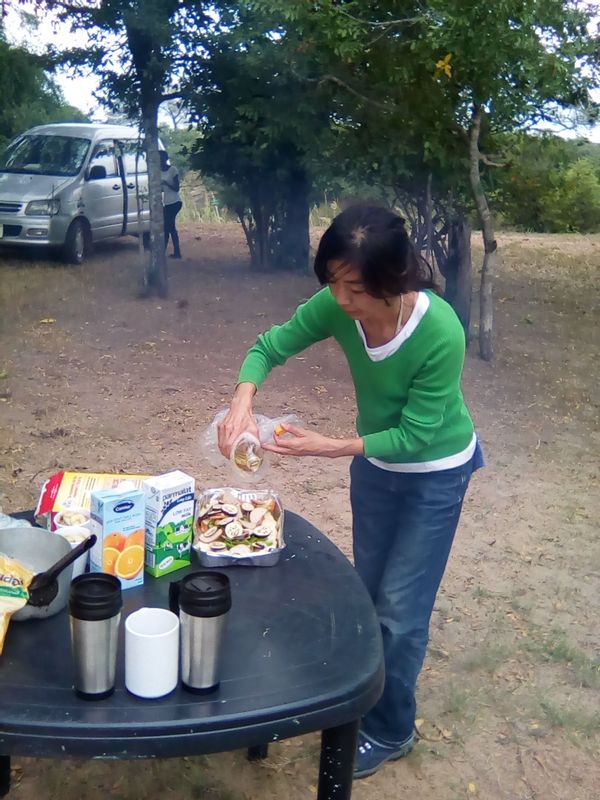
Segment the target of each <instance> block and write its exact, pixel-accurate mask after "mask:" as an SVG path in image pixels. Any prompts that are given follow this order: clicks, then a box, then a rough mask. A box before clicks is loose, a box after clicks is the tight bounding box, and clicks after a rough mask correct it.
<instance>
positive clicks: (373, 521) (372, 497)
mask: <svg viewBox="0 0 600 800" xmlns="http://www.w3.org/2000/svg"><path fill="white" fill-rule="evenodd" d="M482 465H483V459H482V456H481V450H480V448H479V445H478V447H477V450H476V452H475V454H474V456H473V458H472V459H471V461H469V462H468V463H467V464H464V465H463V466H460V467H454V468H453V469H448V470H443V471H440V472H424V473H414V472H413V473H402V472H389V471H386V470H383V469H380V468H379V467H376V466H374V465H373V464H371V463H370V462H369V461H367V459H366V458H363V457H362V456H358V457H356V458H355V459H353V461H352V465H351V467H350V477H351V488H350V500H351V504H352V536H353V549H354V564H355V567H356V570H357V571H358V573H359V575H360V577H361V578H362V580H363V582H364V584H365V586H366V587H367V589H368V591H369V593H370V595H371V597H372V599H373V602H374V604H375V608H376V610H377V615H378V617H379V621H380V624H381V632H382V635H383V649H384V657H385V670H386V677H385V688H384V691H383V696H382V697H381V699H380V700H379V702H378V703H377V705H375V707H374V708H373V709H372V710H371V711H369V713H368V714H367V715H366V716H365V717H364V718H363V721H362V730H363V731H364V732H365V733H366V734H367V735H368V736H370V737H371V738H372V739H374V740H375V741H377V742H380V743H381V744H384V745H388V746H391V747H397V746H398V745H400V744H402V743H403V742H405V741H406V740H407V739H409V738H410V736H411V735H412V732H413V726H414V722H415V713H416V703H415V688H416V684H417V677H418V675H419V672H420V671H421V667H422V666H423V660H424V658H425V650H426V648H427V642H428V640H429V620H430V617H431V612H432V611H433V604H434V602H435V597H436V594H437V591H438V588H439V585H440V582H441V580H442V576H443V574H444V570H445V568H446V562H447V561H448V556H449V554H450V548H451V547H452V541H453V539H454V534H455V532H456V527H457V525H458V519H459V517H460V512H461V508H462V504H463V500H464V496H465V493H466V491H467V487H468V485H469V480H470V478H471V474H472V473H473V471H474V470H475V469H477V468H478V467H479V466H482Z"/></svg>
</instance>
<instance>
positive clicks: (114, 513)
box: [90, 488, 144, 589]
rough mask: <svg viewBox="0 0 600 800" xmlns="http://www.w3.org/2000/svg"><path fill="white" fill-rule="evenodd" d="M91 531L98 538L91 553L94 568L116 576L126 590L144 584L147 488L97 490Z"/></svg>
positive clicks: (92, 499) (91, 562) (91, 507)
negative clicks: (145, 501) (145, 497)
mask: <svg viewBox="0 0 600 800" xmlns="http://www.w3.org/2000/svg"><path fill="white" fill-rule="evenodd" d="M90 530H91V532H92V533H95V534H96V537H97V541H96V544H95V545H94V546H93V547H92V550H91V553H90V570H91V571H92V572H108V573H109V574H110V575H116V576H117V578H119V580H120V581H121V588H123V589H131V588H132V587H133V586H140V585H141V584H143V582H144V570H143V566H144V492H143V490H142V489H136V488H131V489H128V488H125V489H123V488H120V489H119V488H117V489H100V490H98V491H93V492H92V493H91V496H90Z"/></svg>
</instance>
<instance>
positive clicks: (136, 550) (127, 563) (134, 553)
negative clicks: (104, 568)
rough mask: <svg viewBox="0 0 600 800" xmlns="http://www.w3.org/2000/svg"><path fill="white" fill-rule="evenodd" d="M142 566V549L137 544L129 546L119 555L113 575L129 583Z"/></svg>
mask: <svg viewBox="0 0 600 800" xmlns="http://www.w3.org/2000/svg"><path fill="white" fill-rule="evenodd" d="M143 566H144V548H143V547H142V546H141V545H139V544H131V545H129V547H126V548H125V549H124V550H123V552H122V553H119V557H118V558H117V562H116V564H115V575H116V576H117V578H123V580H124V581H130V580H131V579H132V578H135V576H136V575H137V574H138V572H139V571H140V570H141V569H142V567H143Z"/></svg>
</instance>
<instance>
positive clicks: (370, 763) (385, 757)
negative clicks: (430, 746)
mask: <svg viewBox="0 0 600 800" xmlns="http://www.w3.org/2000/svg"><path fill="white" fill-rule="evenodd" d="M414 746H415V737H414V735H411V736H410V737H409V738H408V739H407V740H406V741H405V742H403V743H402V744H401V745H399V746H398V747H387V745H384V744H380V743H379V742H376V741H374V740H373V739H371V738H369V737H368V736H367V735H366V734H364V733H362V731H361V732H360V733H359V734H358V747H357V748H356V761H355V763H354V777H355V778H368V777H369V775H374V774H375V773H376V772H377V770H378V769H379V767H381V766H383V764H385V763H386V761H397V760H398V759H399V758H402V757H403V756H407V755H408V754H409V753H410V751H411V750H412V749H413V747H414Z"/></svg>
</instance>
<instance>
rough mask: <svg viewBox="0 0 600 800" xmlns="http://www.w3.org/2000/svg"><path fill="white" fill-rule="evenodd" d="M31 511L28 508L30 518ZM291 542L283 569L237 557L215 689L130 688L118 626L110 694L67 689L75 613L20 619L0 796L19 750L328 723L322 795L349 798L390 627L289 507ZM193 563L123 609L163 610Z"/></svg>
mask: <svg viewBox="0 0 600 800" xmlns="http://www.w3.org/2000/svg"><path fill="white" fill-rule="evenodd" d="M21 516H25V515H21ZM284 535H285V541H286V545H287V546H286V548H285V550H284V551H283V552H282V554H281V559H280V561H279V563H278V564H277V565H276V566H274V567H230V568H228V569H225V570H224V571H225V572H226V573H227V574H228V575H229V578H230V581H231V588H232V598H233V606H232V610H231V613H230V619H229V624H228V627H227V632H226V636H225V643H224V653H223V661H222V670H221V683H220V686H219V688H218V689H217V690H216V691H215V692H213V693H211V694H208V695H195V694H191V693H189V692H187V691H186V690H185V689H183V688H182V687H181V686H179V687H178V688H177V689H176V690H175V691H174V692H173V693H172V694H170V695H168V696H167V697H164V698H161V699H158V700H141V699H137V698H135V697H133V696H132V695H130V694H129V693H127V692H126V690H125V686H124V625H123V624H121V630H120V641H119V651H118V660H117V677H116V691H115V693H114V694H113V695H112V696H111V697H109V698H107V699H105V700H101V701H85V700H81V699H79V698H78V697H76V696H75V693H74V692H73V689H72V682H73V671H72V661H71V651H70V640H69V622H68V612H67V610H65V611H62V612H61V613H60V614H57V615H56V616H55V617H52V618H51V619H46V620H30V621H27V622H13V623H12V625H11V626H10V628H9V631H8V634H7V637H6V642H5V647H4V653H3V654H2V656H0V754H1V755H0V796H3V795H5V794H6V793H7V792H8V791H9V787H10V757H11V756H13V755H19V756H32V757H39V758H46V757H47V758H58V757H81V758H106V759H129V758H144V757H148V758H150V757H152V758H167V757H171V756H186V755H200V754H205V753H214V752H223V751H226V750H233V749H237V748H248V755H249V757H250V758H260V757H264V756H265V755H266V753H267V745H268V743H269V742H276V741H278V740H281V739H286V738H289V737H293V736H299V735H301V734H305V733H307V732H310V731H319V730H320V731H322V735H321V758H320V767H319V785H318V800H348V798H350V795H351V791H352V771H353V764H354V754H355V748H356V740H357V734H358V725H359V720H360V717H361V716H362V715H363V714H364V713H365V712H366V711H368V710H369V709H370V708H371V707H372V706H373V705H374V704H375V702H376V701H377V700H378V698H379V696H380V695H381V692H382V689H383V675H384V670H383V651H382V644H381V635H380V629H379V624H378V621H377V617H376V615H375V610H374V608H373V605H372V603H371V600H370V598H369V596H368V594H367V592H366V590H365V588H364V586H363V585H362V583H361V581H360V579H359V577H358V575H357V574H356V572H355V571H354V569H353V567H352V565H351V564H350V562H349V561H348V560H347V559H346V558H345V557H344V555H343V554H342V553H341V552H340V551H339V550H338V549H337V547H335V545H334V544H332V542H331V541H329V539H328V538H327V537H326V536H325V535H324V534H322V533H321V532H320V531H318V530H317V529H316V528H315V527H314V526H312V525H311V524H310V523H308V522H307V521H306V520H305V519H303V518H302V517H300V516H298V515H296V514H293V513H291V512H287V513H286V517H285V528H284ZM198 568H199V565H198V563H197V562H196V561H195V555H194V556H193V559H192V566H191V567H190V568H188V569H186V570H181V571H178V572H175V573H172V574H171V575H166V576H164V577H162V578H158V579H156V578H152V577H150V576H148V575H146V576H145V582H144V586H143V587H138V588H135V589H129V590H127V591H125V592H123V598H124V606H123V615H122V619H124V618H125V617H126V616H127V615H128V614H129V613H131V612H132V611H135V610H136V609H138V608H141V607H142V606H158V607H163V608H168V605H169V604H168V590H169V583H170V582H171V581H172V580H179V579H180V578H182V577H183V576H184V575H185V574H187V572H188V571H190V570H193V569H198Z"/></svg>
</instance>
